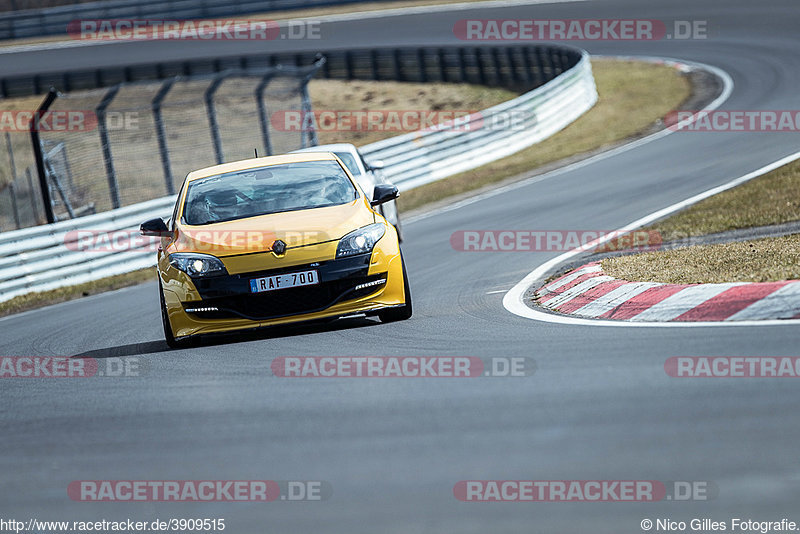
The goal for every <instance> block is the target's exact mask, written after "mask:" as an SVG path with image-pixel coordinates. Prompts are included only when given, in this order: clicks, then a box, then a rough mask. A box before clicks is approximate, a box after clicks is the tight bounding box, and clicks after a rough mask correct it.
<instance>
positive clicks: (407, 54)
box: [0, 44, 580, 98]
mask: <svg viewBox="0 0 800 534" xmlns="http://www.w3.org/2000/svg"><path fill="white" fill-rule="evenodd" d="M320 55H321V54H319V53H317V52H301V53H276V54H266V53H258V54H248V55H242V56H224V57H209V58H201V59H192V60H183V61H164V62H154V63H148V64H141V65H121V66H115V67H101V68H94V69H88V70H87V69H77V70H65V71H62V72H48V73H47V74H30V75H24V76H10V77H4V76H2V73H0V97H2V98H9V97H17V96H28V95H35V94H44V93H47V92H48V91H49V90H50V88H51V87H53V88H55V89H57V90H58V91H61V92H64V93H69V92H71V91H77V90H84V89H97V88H101V87H112V86H115V85H117V84H120V83H131V82H139V81H148V80H166V79H169V78H173V77H175V76H184V77H189V76H197V75H205V74H215V73H220V72H225V71H230V70H241V71H252V70H263V69H265V68H270V67H277V66H279V65H283V66H292V67H308V66H309V65H313V64H314V63H315V62H317V61H318V60H319V57H320ZM325 59H326V62H325V65H324V66H323V68H322V69H321V71H320V72H319V73H318V74H317V77H321V78H330V79H337V80H376V81H380V80H393V81H399V82H419V83H428V82H453V83H475V84H480V85H488V86H501V87H510V88H514V89H520V90H527V89H533V88H534V87H538V86H539V85H542V84H544V83H547V82H548V81H550V80H552V79H553V78H554V77H556V76H558V75H559V74H561V73H562V72H565V71H567V70H568V69H570V68H571V67H573V66H574V65H575V64H576V63H577V62H578V61H579V60H580V53H578V51H576V50H575V49H572V48H567V47H564V46H555V45H547V44H512V45H507V46H497V45H480V46H444V47H405V48H394V47H392V48H361V49H359V48H356V49H350V50H330V51H326V52H325Z"/></svg>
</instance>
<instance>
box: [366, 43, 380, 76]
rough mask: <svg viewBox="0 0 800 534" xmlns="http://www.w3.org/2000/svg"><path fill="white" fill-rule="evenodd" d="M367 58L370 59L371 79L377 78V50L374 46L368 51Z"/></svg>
mask: <svg viewBox="0 0 800 534" xmlns="http://www.w3.org/2000/svg"><path fill="white" fill-rule="evenodd" d="M369 59H370V68H371V69H372V79H373V80H379V79H380V76H379V75H378V71H379V70H380V68H379V66H378V51H377V50H375V49H374V48H373V49H372V50H370V51H369Z"/></svg>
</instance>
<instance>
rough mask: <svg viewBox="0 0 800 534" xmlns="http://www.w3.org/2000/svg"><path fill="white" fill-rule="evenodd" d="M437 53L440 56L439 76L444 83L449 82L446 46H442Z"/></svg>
mask: <svg viewBox="0 0 800 534" xmlns="http://www.w3.org/2000/svg"><path fill="white" fill-rule="evenodd" d="M437 55H438V57H439V78H441V81H442V83H444V82H447V64H446V60H445V57H446V55H445V51H444V48H440V49H439V53H438V54H437Z"/></svg>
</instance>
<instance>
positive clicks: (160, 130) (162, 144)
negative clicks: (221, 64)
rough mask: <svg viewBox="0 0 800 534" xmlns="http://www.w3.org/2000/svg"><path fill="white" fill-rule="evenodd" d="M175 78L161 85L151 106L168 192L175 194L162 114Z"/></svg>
mask: <svg viewBox="0 0 800 534" xmlns="http://www.w3.org/2000/svg"><path fill="white" fill-rule="evenodd" d="M174 83H175V78H171V79H169V80H167V81H166V82H164V83H163V85H161V88H160V89H159V90H158V93H156V96H154V97H153V101H152V102H151V107H152V110H153V122H154V123H155V126H156V138H157V139H158V153H159V155H160V156H161V168H162V169H163V170H164V181H165V182H166V185H167V194H168V195H174V194H175V184H174V183H173V181H172V168H171V167H170V163H169V149H168V148H167V132H166V131H165V130H164V118H163V117H162V115H161V103H162V102H163V101H164V98H166V96H167V93H169V91H170V89H172V85H173V84H174Z"/></svg>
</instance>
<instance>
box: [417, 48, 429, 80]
mask: <svg viewBox="0 0 800 534" xmlns="http://www.w3.org/2000/svg"><path fill="white" fill-rule="evenodd" d="M417 67H418V68H419V82H420V83H428V72H427V71H426V70H425V49H424V48H418V49H417Z"/></svg>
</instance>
